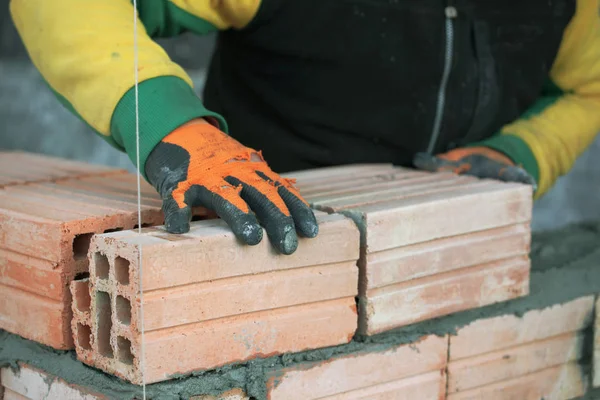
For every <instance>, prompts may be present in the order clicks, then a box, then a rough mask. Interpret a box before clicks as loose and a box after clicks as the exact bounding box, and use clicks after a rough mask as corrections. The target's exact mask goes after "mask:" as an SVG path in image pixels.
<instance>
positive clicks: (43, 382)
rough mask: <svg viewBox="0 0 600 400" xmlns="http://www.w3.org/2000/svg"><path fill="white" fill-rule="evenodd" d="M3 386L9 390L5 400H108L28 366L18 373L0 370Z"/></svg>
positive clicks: (24, 366) (21, 365)
mask: <svg viewBox="0 0 600 400" xmlns="http://www.w3.org/2000/svg"><path fill="white" fill-rule="evenodd" d="M0 375H1V377H2V385H3V386H4V387H5V388H6V389H7V390H6V393H5V394H4V398H5V399H28V400H38V399H68V400H105V399H106V400H108V398H107V397H105V396H103V395H100V394H98V393H95V392H93V391H91V390H89V389H87V388H83V387H81V386H76V385H71V384H68V383H67V382H65V381H64V380H62V379H60V378H57V377H55V376H52V375H49V374H47V373H46V372H44V371H42V370H39V369H37V368H34V367H31V366H29V365H26V364H20V365H19V370H18V371H13V370H12V369H11V368H2V369H1V370H0Z"/></svg>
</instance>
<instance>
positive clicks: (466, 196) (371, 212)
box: [323, 181, 532, 253]
mask: <svg viewBox="0 0 600 400" xmlns="http://www.w3.org/2000/svg"><path fill="white" fill-rule="evenodd" d="M374 197H375V198H374V200H373V201H377V200H378V199H377V194H374ZM346 208H347V209H349V210H350V208H348V207H346ZM323 209H324V210H325V211H328V212H331V211H333V212H335V211H336V210H337V209H336V208H335V207H323ZM531 210H532V197H531V187H529V186H526V185H520V184H511V183H500V182H489V181H480V182H476V183H467V184H464V185H457V187H456V188H454V189H449V190H447V191H442V192H439V193H433V194H425V195H422V196H417V195H415V196H413V197H409V198H406V199H400V200H391V201H384V202H377V203H373V204H371V205H367V206H363V207H356V208H352V209H351V210H350V211H351V213H353V214H355V215H360V216H361V217H362V219H363V220H364V225H365V229H366V242H365V245H366V247H367V252H368V253H372V252H376V251H381V250H387V249H391V248H394V247H400V246H408V245H411V244H415V243H422V242H426V241H430V240H434V239H440V238H445V237H450V236H457V235H461V234H465V233H470V232H477V231H482V230H486V229H494V228H498V227H502V226H509V225H514V224H520V223H527V222H529V221H530V220H531ZM399 227H402V229H400V228H399Z"/></svg>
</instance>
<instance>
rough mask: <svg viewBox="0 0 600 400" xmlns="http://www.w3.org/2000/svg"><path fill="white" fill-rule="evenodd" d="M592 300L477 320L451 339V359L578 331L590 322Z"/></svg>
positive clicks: (591, 298)
mask: <svg viewBox="0 0 600 400" xmlns="http://www.w3.org/2000/svg"><path fill="white" fill-rule="evenodd" d="M593 308H594V297H593V296H586V297H581V298H578V299H575V300H572V301H570V302H568V303H564V304H559V305H555V306H552V307H548V308H545V309H541V310H531V311H528V312H526V313H525V314H524V315H523V316H522V317H517V316H514V315H503V316H500V317H494V318H485V319H479V320H477V321H474V322H472V323H471V324H469V325H467V326H465V327H463V328H461V329H459V330H458V332H457V334H456V336H451V337H450V360H460V359H464V358H467V357H473V356H477V355H480V354H484V353H489V352H493V351H498V350H502V349H506V348H509V347H513V346H518V345H522V344H526V343H530V342H535V341H539V340H543V339H547V338H550V337H553V336H559V335H563V334H566V333H569V332H577V331H581V330H584V329H586V328H587V327H589V326H590V325H591V323H592V319H593V315H592V313H593Z"/></svg>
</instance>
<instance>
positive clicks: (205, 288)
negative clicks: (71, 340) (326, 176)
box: [71, 213, 359, 384]
mask: <svg viewBox="0 0 600 400" xmlns="http://www.w3.org/2000/svg"><path fill="white" fill-rule="evenodd" d="M317 215H318V220H319V223H320V233H319V240H311V239H300V243H299V247H298V249H297V251H296V252H295V253H294V254H293V255H291V256H284V255H281V254H277V253H275V252H274V251H273V249H272V247H271V245H270V243H269V242H268V240H263V241H262V242H261V243H260V244H258V245H256V246H240V245H239V244H238V242H237V240H236V238H235V236H234V235H233V233H232V232H231V230H230V229H229V228H228V227H227V226H226V224H225V223H224V222H223V221H221V220H212V221H200V222H196V223H193V224H192V227H191V230H190V231H189V233H186V234H183V235H170V234H168V233H166V232H165V231H164V229H163V228H147V229H144V232H143V234H142V235H139V234H137V233H136V232H134V231H122V232H115V233H108V234H102V235H96V236H94V238H93V239H92V244H91V248H90V256H91V259H90V278H89V280H87V279H86V280H77V281H74V282H73V283H72V286H71V290H72V293H73V298H74V301H73V312H74V318H73V332H74V336H75V338H76V350H77V355H78V358H79V359H80V360H82V361H83V362H85V363H87V364H89V365H92V366H95V367H98V368H100V369H102V370H104V371H106V372H108V373H111V374H114V375H117V376H119V377H121V378H123V379H125V380H128V381H130V382H133V383H136V384H140V383H142V379H144V380H145V382H146V383H152V382H158V381H163V380H166V379H170V378H172V377H173V376H175V375H179V374H185V373H189V372H192V371H196V370H209V369H213V368H216V367H219V366H222V365H225V364H232V363H239V362H242V361H246V360H249V359H253V358H256V357H265V356H270V355H276V354H282V353H289V352H298V351H302V350H307V349H314V348H320V347H327V346H334V345H339V344H344V343H348V342H349V341H350V340H351V339H352V337H353V335H354V332H355V330H356V327H357V314H356V303H355V297H356V295H357V286H358V270H357V267H356V263H357V260H358V256H359V250H358V249H359V232H358V230H357V229H356V227H355V225H354V223H353V222H352V221H351V220H350V219H348V218H345V217H344V216H341V215H327V214H325V213H317ZM140 266H142V272H143V274H142V276H141V277H140V276H139V273H140ZM140 290H143V292H142V293H140ZM142 311H143V325H142V323H141V322H142V315H141V312H142ZM142 329H143V332H144V335H143V337H142V335H141V333H142ZM142 339H143V341H144V344H143V347H142ZM142 348H143V350H144V353H143V354H142ZM142 359H143V366H142V362H141V360H142ZM143 367H144V369H143V370H142V368H143ZM142 374H143V377H142Z"/></svg>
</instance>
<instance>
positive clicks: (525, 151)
mask: <svg viewBox="0 0 600 400" xmlns="http://www.w3.org/2000/svg"><path fill="white" fill-rule="evenodd" d="M475 146H485V147H489V148H491V149H493V150H496V151H499V152H501V153H503V154H504V155H506V156H507V157H508V158H510V159H511V160H512V162H514V163H515V164H516V165H519V166H520V167H521V168H523V169H524V170H525V171H527V172H528V173H529V175H531V176H532V177H533V179H535V181H536V182H537V183H539V177H540V170H539V167H538V163H537V160H536V159H535V156H534V155H533V153H532V152H531V149H530V148H529V146H528V145H527V143H525V141H524V140H523V139H521V138H520V137H518V136H516V135H512V134H510V133H500V134H497V135H494V136H492V137H491V138H489V139H486V140H483V141H480V142H477V143H472V144H469V146H468V147H475Z"/></svg>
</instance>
